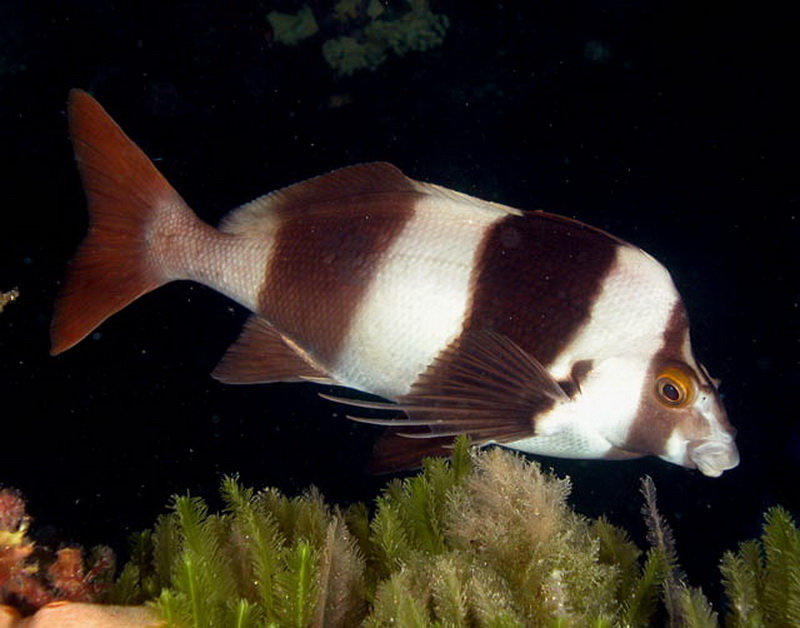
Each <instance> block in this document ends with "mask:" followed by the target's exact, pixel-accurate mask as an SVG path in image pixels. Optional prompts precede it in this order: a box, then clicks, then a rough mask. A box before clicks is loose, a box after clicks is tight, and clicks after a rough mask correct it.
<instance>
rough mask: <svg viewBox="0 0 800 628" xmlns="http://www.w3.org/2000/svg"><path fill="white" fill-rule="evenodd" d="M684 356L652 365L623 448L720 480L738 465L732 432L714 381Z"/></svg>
mask: <svg viewBox="0 0 800 628" xmlns="http://www.w3.org/2000/svg"><path fill="white" fill-rule="evenodd" d="M689 357H690V359H688V360H684V359H680V358H677V357H666V356H663V355H662V356H658V357H657V359H654V360H653V361H652V362H651V365H650V368H649V369H648V373H647V375H646V377H645V381H644V385H643V389H642V392H641V397H640V400H639V410H638V412H637V416H636V419H635V420H634V423H633V425H632V426H631V428H630V431H629V432H628V435H627V438H626V441H627V442H626V443H625V445H624V446H623V448H624V449H626V450H631V451H642V452H646V453H651V454H655V455H656V456H658V457H659V458H661V459H662V460H666V461H668V462H672V463H674V464H677V465H680V466H683V467H687V468H690V469H698V470H699V471H700V472H701V473H702V474H703V475H706V476H708V477H719V476H720V475H722V473H723V471H727V470H728V469H733V468H734V467H736V466H737V465H738V464H739V452H738V450H737V448H736V442H735V437H736V429H735V428H734V427H733V426H732V425H731V424H730V422H729V421H728V415H727V412H726V411H725V406H724V404H723V402H722V398H721V397H720V394H719V380H715V379H713V378H712V377H710V376H709V374H708V371H706V369H705V367H703V366H702V365H701V364H700V363H699V362H697V361H696V360H694V358H693V357H692V356H691V355H690V356H689Z"/></svg>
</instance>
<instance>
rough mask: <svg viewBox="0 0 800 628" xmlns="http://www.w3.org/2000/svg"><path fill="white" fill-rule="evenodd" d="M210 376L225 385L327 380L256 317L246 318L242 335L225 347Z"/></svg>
mask: <svg viewBox="0 0 800 628" xmlns="http://www.w3.org/2000/svg"><path fill="white" fill-rule="evenodd" d="M212 375H213V377H214V378H216V379H218V380H219V381H221V382H223V383H225V384H258V383H267V382H302V381H306V379H307V378H323V379H327V375H326V373H325V372H324V371H323V370H322V368H321V367H320V366H319V365H315V364H314V362H313V359H312V358H311V357H310V356H308V355H307V354H304V353H302V352H301V351H300V349H299V348H298V347H297V346H296V345H295V344H294V343H292V342H291V341H290V340H289V339H288V338H286V337H285V336H282V335H281V334H280V333H279V332H278V331H277V330H276V329H275V328H274V327H272V326H271V325H270V324H269V323H267V321H265V320H264V319H263V318H261V317H260V316H257V315H253V316H251V317H250V318H248V319H247V322H246V323H245V325H244V329H243V330H242V333H241V335H240V336H239V338H237V339H236V342H234V343H233V344H232V345H231V346H230V347H228V351H227V352H226V353H225V355H224V356H223V357H222V360H221V361H220V363H219V364H218V365H217V368H215V369H214V372H213V373H212Z"/></svg>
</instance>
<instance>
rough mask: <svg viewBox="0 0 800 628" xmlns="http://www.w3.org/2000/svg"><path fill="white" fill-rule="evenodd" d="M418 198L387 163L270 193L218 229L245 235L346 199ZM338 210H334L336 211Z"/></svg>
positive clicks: (342, 170)
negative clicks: (376, 196)
mask: <svg viewBox="0 0 800 628" xmlns="http://www.w3.org/2000/svg"><path fill="white" fill-rule="evenodd" d="M402 193H407V194H413V193H416V194H419V193H421V191H420V189H419V187H418V184H417V183H416V181H414V180H413V179H410V178H408V177H407V176H406V175H404V174H403V173H402V172H401V171H400V170H399V169H398V168H396V167H395V166H393V165H392V164H390V163H386V162H374V163H367V164H358V165H355V166H348V167H346V168H340V169H338V170H334V171H333V172H329V173H327V174H323V175H320V176H318V177H314V178H312V179H307V180H305V181H301V182H300V183H295V184H294V185H290V186H288V187H285V188H282V189H280V190H276V191H274V192H270V193H269V194H266V195H264V196H261V197H259V198H257V199H255V200H254V201H251V202H249V203H246V204H245V205H242V206H241V207H239V208H237V209H235V210H233V211H232V212H231V213H230V214H228V215H227V216H226V217H225V218H224V220H223V221H222V223H221V224H220V226H219V228H220V230H222V231H225V232H228V233H242V232H246V231H251V230H253V229H260V228H261V229H263V228H265V227H266V228H268V227H269V225H272V224H274V221H275V220H276V219H277V218H278V217H280V216H281V215H282V214H284V213H286V212H289V213H290V215H297V214H298V213H303V212H305V213H311V212H315V211H319V210H320V207H322V209H323V210H324V211H329V210H330V208H331V207H332V206H334V205H337V204H338V205H339V206H340V205H341V202H342V201H344V200H345V199H347V198H357V197H359V196H364V195H368V194H402ZM333 209H334V210H335V206H334V207H333Z"/></svg>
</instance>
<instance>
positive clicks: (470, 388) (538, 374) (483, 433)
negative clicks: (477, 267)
mask: <svg viewBox="0 0 800 628" xmlns="http://www.w3.org/2000/svg"><path fill="white" fill-rule="evenodd" d="M326 398H328V399H332V400H334V401H339V402H343V403H348V404H350V405H354V406H359V407H365V408H370V409H378V410H402V411H403V412H405V414H406V416H407V417H408V418H407V419H402V418H397V419H358V418H354V417H351V418H354V419H355V420H357V421H362V422H366V423H372V424H377V425H384V426H388V427H389V428H390V430H391V431H390V432H389V433H388V435H387V437H386V438H385V440H386V443H384V444H383V445H382V446H379V447H377V448H376V451H375V456H376V458H378V459H376V460H375V462H374V464H373V467H377V468H381V469H383V468H392V469H394V468H409V467H413V466H418V465H419V463H420V462H421V459H422V457H424V456H425V455H430V452H429V450H437V451H439V452H440V453H442V452H443V453H445V454H446V451H447V449H446V447H447V446H448V445H450V444H451V443H452V441H453V439H454V438H455V437H456V436H458V435H460V434H466V435H468V436H469V437H470V438H471V439H472V440H473V441H474V442H475V443H476V444H479V445H480V444H486V443H489V442H497V443H508V442H513V441H516V440H520V439H522V438H529V437H531V436H535V435H536V417H537V416H538V415H539V414H540V413H542V412H543V411H545V410H547V409H549V408H550V407H552V406H553V405H554V404H557V403H567V402H569V400H570V399H569V396H568V395H567V393H566V392H565V390H564V388H562V386H561V385H559V383H558V382H557V381H556V380H555V379H553V377H552V376H551V375H550V374H549V373H548V372H547V370H546V369H545V368H544V366H542V364H541V363H540V362H538V361H537V360H536V359H535V358H533V357H532V356H530V355H529V354H528V353H526V352H525V351H524V350H523V349H522V348H520V347H519V346H518V345H517V344H516V343H514V342H513V341H512V340H510V339H509V338H507V337H506V336H503V335H501V334H496V333H494V332H488V331H479V332H468V333H466V334H464V335H463V336H462V337H461V338H460V339H459V340H458V341H457V343H454V345H453V346H451V347H450V348H448V349H447V350H445V351H444V352H443V353H442V354H441V355H440V356H439V357H437V359H436V360H435V361H434V362H433V363H432V364H431V366H430V367H428V369H427V370H426V371H425V372H424V373H423V374H422V375H421V376H420V377H419V379H418V380H417V382H416V383H415V384H414V385H413V386H412V388H411V391H410V392H409V393H408V394H407V395H403V396H401V397H399V398H398V400H397V403H386V402H375V401H360V400H354V399H344V398H341V397H330V396H326ZM398 439H405V440H406V441H407V442H406V443H403V442H402V441H401V440H398ZM430 439H434V441H433V442H425V441H426V440H430ZM381 457H383V458H386V460H380V458H381Z"/></svg>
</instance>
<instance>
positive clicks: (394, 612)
mask: <svg viewBox="0 0 800 628" xmlns="http://www.w3.org/2000/svg"><path fill="white" fill-rule="evenodd" d="M569 492H570V482H569V479H566V478H558V477H556V476H554V475H553V474H550V473H546V472H544V471H542V469H541V467H540V466H539V465H538V464H537V463H535V462H530V461H527V460H525V458H523V457H521V456H520V455H518V454H514V453H511V452H508V451H504V450H501V449H491V450H487V451H479V452H474V451H473V452H470V448H469V445H468V443H467V442H466V441H465V440H459V441H458V443H457V445H456V447H455V449H454V453H453V457H452V458H451V459H450V460H442V459H429V460H427V461H426V462H425V466H424V468H423V470H422V471H421V472H420V473H419V474H418V475H416V476H413V477H409V478H407V479H404V480H393V481H391V482H390V483H389V484H388V486H387V487H386V488H385V489H384V491H383V493H382V494H381V495H380V497H378V499H377V500H376V503H375V505H374V508H373V509H372V510H371V511H370V510H369V509H368V508H367V507H366V506H364V505H355V506H351V507H349V508H346V509H341V508H338V507H335V506H330V505H328V504H326V503H325V502H324V500H323V498H322V496H321V495H320V494H319V493H318V492H317V491H316V490H314V489H310V490H309V491H307V492H306V493H305V494H303V495H301V496H298V497H287V496H285V495H283V494H281V493H280V492H279V491H278V490H277V489H266V490H262V491H254V490H252V489H249V488H245V487H243V486H242V485H241V483H240V482H239V481H238V480H237V479H235V478H232V477H227V478H225V479H224V480H223V483H222V496H223V499H224V502H225V508H224V510H223V511H222V512H220V513H216V514H211V513H209V512H208V509H207V506H206V504H205V503H204V502H203V501H202V500H200V499H198V498H193V497H189V496H182V497H175V498H174V500H173V503H172V505H171V509H170V512H169V513H168V514H165V515H163V516H161V518H160V519H159V520H158V522H157V524H156V526H155V528H154V529H153V530H152V531H147V532H143V533H141V534H139V535H137V536H136V537H135V538H134V539H133V542H132V550H131V558H130V561H129V562H128V563H127V565H125V567H124V568H123V569H122V571H121V573H120V575H119V577H118V578H117V579H116V581H115V582H114V583H113V584H112V585H110V586H107V587H106V586H103V587H97V586H94V585H93V584H92V583H93V582H94V581H93V580H92V579H91V578H89V577H88V576H86V575H85V574H86V573H88V572H82V573H84V576H82V580H81V582H83V583H84V586H83V588H82V593H86V592H87V591H89V590H91V591H93V592H94V594H95V595H94V598H93V599H94V601H96V602H101V603H104V604H113V605H123V606H142V605H149V606H150V607H151V609H152V610H153V611H154V612H155V613H156V614H157V615H160V616H161V617H162V618H163V620H164V622H165V625H167V626H197V627H200V626H236V627H244V626H297V627H305V626H359V625H360V626H388V625H391V626H401V627H405V626H408V627H411V626H414V627H418V626H493V627H506V626H508V627H511V626H597V627H600V626H652V625H667V626H717V625H719V624H720V618H719V616H718V612H717V611H715V610H714V609H713V608H712V606H711V604H710V603H709V601H708V599H707V598H706V597H705V595H704V594H703V592H702V591H701V590H700V589H696V588H691V587H690V586H689V585H688V584H687V583H686V579H685V576H684V575H683V574H682V572H681V569H680V566H679V563H678V556H677V554H676V551H675V545H674V542H673V538H672V533H671V531H670V529H669V526H668V524H667V522H666V520H665V518H664V517H663V516H662V515H661V514H660V513H659V511H658V510H657V508H656V496H655V487H654V486H653V483H652V481H650V479H649V478H645V479H644V480H643V482H642V497H643V502H644V506H643V509H642V513H643V516H644V520H645V523H646V525H647V529H648V542H649V547H648V548H647V549H646V550H645V551H642V550H640V549H639V548H638V547H636V545H635V544H634V543H633V542H632V541H631V540H630V538H629V536H628V534H627V533H626V532H625V531H624V530H622V529H621V528H618V527H616V526H614V525H612V524H611V523H609V522H608V521H606V520H605V519H603V518H600V519H596V520H593V519H589V518H586V517H583V516H581V515H579V514H577V513H575V512H574V510H572V508H571V507H570V506H569V505H568V503H567V497H568V495H569ZM12 501H14V500H12ZM14 504H15V507H16V508H17V511H16V515H15V516H14V517H13V518H9V517H6V518H5V519H3V517H2V513H0V526H5V529H4V530H3V529H0V603H3V604H13V603H15V602H20V601H23V602H25V599H24V595H21V594H20V590H21V589H20V587H19V583H20V578H21V579H22V580H23V581H24V580H26V579H30V580H31V581H32V580H35V579H37V578H40V577H41V574H42V573H44V574H45V578H51V577H52V576H50V575H47V574H51V573H52V569H50V568H44V569H43V570H42V569H39V565H36V564H35V563H34V562H32V557H31V554H32V551H28V550H29V549H31V548H29V543H28V542H27V541H26V540H25V538H24V532H25V530H24V529H23V527H22V526H24V525H25V524H24V522H25V517H24V513H22V512H21V511H19V503H18V502H17V501H14ZM4 543H5V545H4ZM54 564H57V563H54ZM720 568H721V575H722V582H723V586H724V590H725V593H726V600H727V606H726V608H725V609H721V610H722V615H723V616H724V622H723V623H724V624H725V625H726V626H796V625H800V532H798V529H797V527H796V525H795V524H794V522H793V521H792V518H791V516H790V515H789V513H788V512H786V511H785V510H783V509H781V508H773V509H772V510H770V511H768V512H767V514H766V516H765V523H764V528H763V533H762V536H761V538H760V539H758V540H752V541H747V542H745V543H743V544H742V545H741V546H740V547H739V548H738V550H737V551H735V552H733V551H732V552H728V553H726V554H725V556H724V557H723V558H722V561H721V567H720ZM38 582H39V584H40V585H41V584H42V581H41V580H38ZM15 583H16V584H15ZM90 585H92V586H94V588H92V586H90ZM42 586H44V588H45V589H46V590H47V591H49V592H54V593H56V594H57V593H58V590H59V589H58V586H59V585H58V583H57V582H49V583H48V582H46V581H45V582H44V584H43V585H42ZM51 597H52V596H51ZM80 599H81V600H83V601H86V599H87V598H86V597H85V596H84V597H81V598H80ZM26 603H27V604H28V605H29V606H30V605H31V603H30V601H27V602H26ZM34 606H35V605H34ZM9 625H12V624H9ZM98 625H106V624H98ZM107 625H112V624H107ZM126 625H128V624H126Z"/></svg>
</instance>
